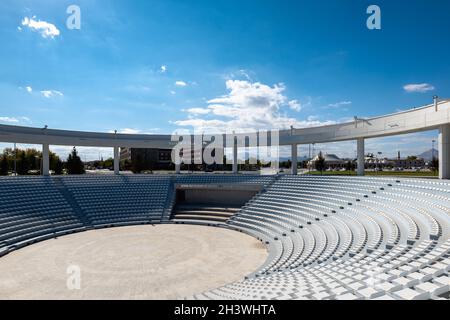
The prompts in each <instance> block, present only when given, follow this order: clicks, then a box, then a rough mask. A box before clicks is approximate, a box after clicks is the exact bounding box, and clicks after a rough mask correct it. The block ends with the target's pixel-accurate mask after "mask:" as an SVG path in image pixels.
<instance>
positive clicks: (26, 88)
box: [25, 86, 33, 93]
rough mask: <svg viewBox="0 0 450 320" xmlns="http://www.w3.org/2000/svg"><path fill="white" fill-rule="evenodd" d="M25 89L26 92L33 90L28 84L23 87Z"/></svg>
mask: <svg viewBox="0 0 450 320" xmlns="http://www.w3.org/2000/svg"><path fill="white" fill-rule="evenodd" d="M25 90H27V92H29V93H32V92H33V88H32V87H30V86H28V87H25Z"/></svg>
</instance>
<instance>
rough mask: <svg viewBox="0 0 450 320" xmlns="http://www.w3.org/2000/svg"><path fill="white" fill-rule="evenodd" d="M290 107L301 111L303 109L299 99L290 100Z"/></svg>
mask: <svg viewBox="0 0 450 320" xmlns="http://www.w3.org/2000/svg"><path fill="white" fill-rule="evenodd" d="M288 105H289V108H291V109H292V110H294V111H297V112H298V111H300V110H302V105H301V104H300V102H298V101H297V100H291V101H289V102H288Z"/></svg>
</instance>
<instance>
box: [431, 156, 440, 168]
mask: <svg viewBox="0 0 450 320" xmlns="http://www.w3.org/2000/svg"><path fill="white" fill-rule="evenodd" d="M430 167H431V169H432V170H433V171H438V170H439V159H438V158H436V157H433V159H432V160H431V163H430Z"/></svg>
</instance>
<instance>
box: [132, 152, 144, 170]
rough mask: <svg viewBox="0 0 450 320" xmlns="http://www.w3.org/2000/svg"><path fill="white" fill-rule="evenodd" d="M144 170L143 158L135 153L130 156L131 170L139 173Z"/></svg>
mask: <svg viewBox="0 0 450 320" xmlns="http://www.w3.org/2000/svg"><path fill="white" fill-rule="evenodd" d="M143 170H144V159H142V155H141V154H140V153H137V154H136V156H135V157H132V158H131V171H133V173H141V172H142V171H143Z"/></svg>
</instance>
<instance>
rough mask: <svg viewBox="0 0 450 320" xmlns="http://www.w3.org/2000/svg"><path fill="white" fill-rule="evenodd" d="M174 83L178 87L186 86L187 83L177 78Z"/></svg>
mask: <svg viewBox="0 0 450 320" xmlns="http://www.w3.org/2000/svg"><path fill="white" fill-rule="evenodd" d="M175 85H176V86H178V87H186V86H187V83H186V82H184V81H180V80H179V81H175Z"/></svg>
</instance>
